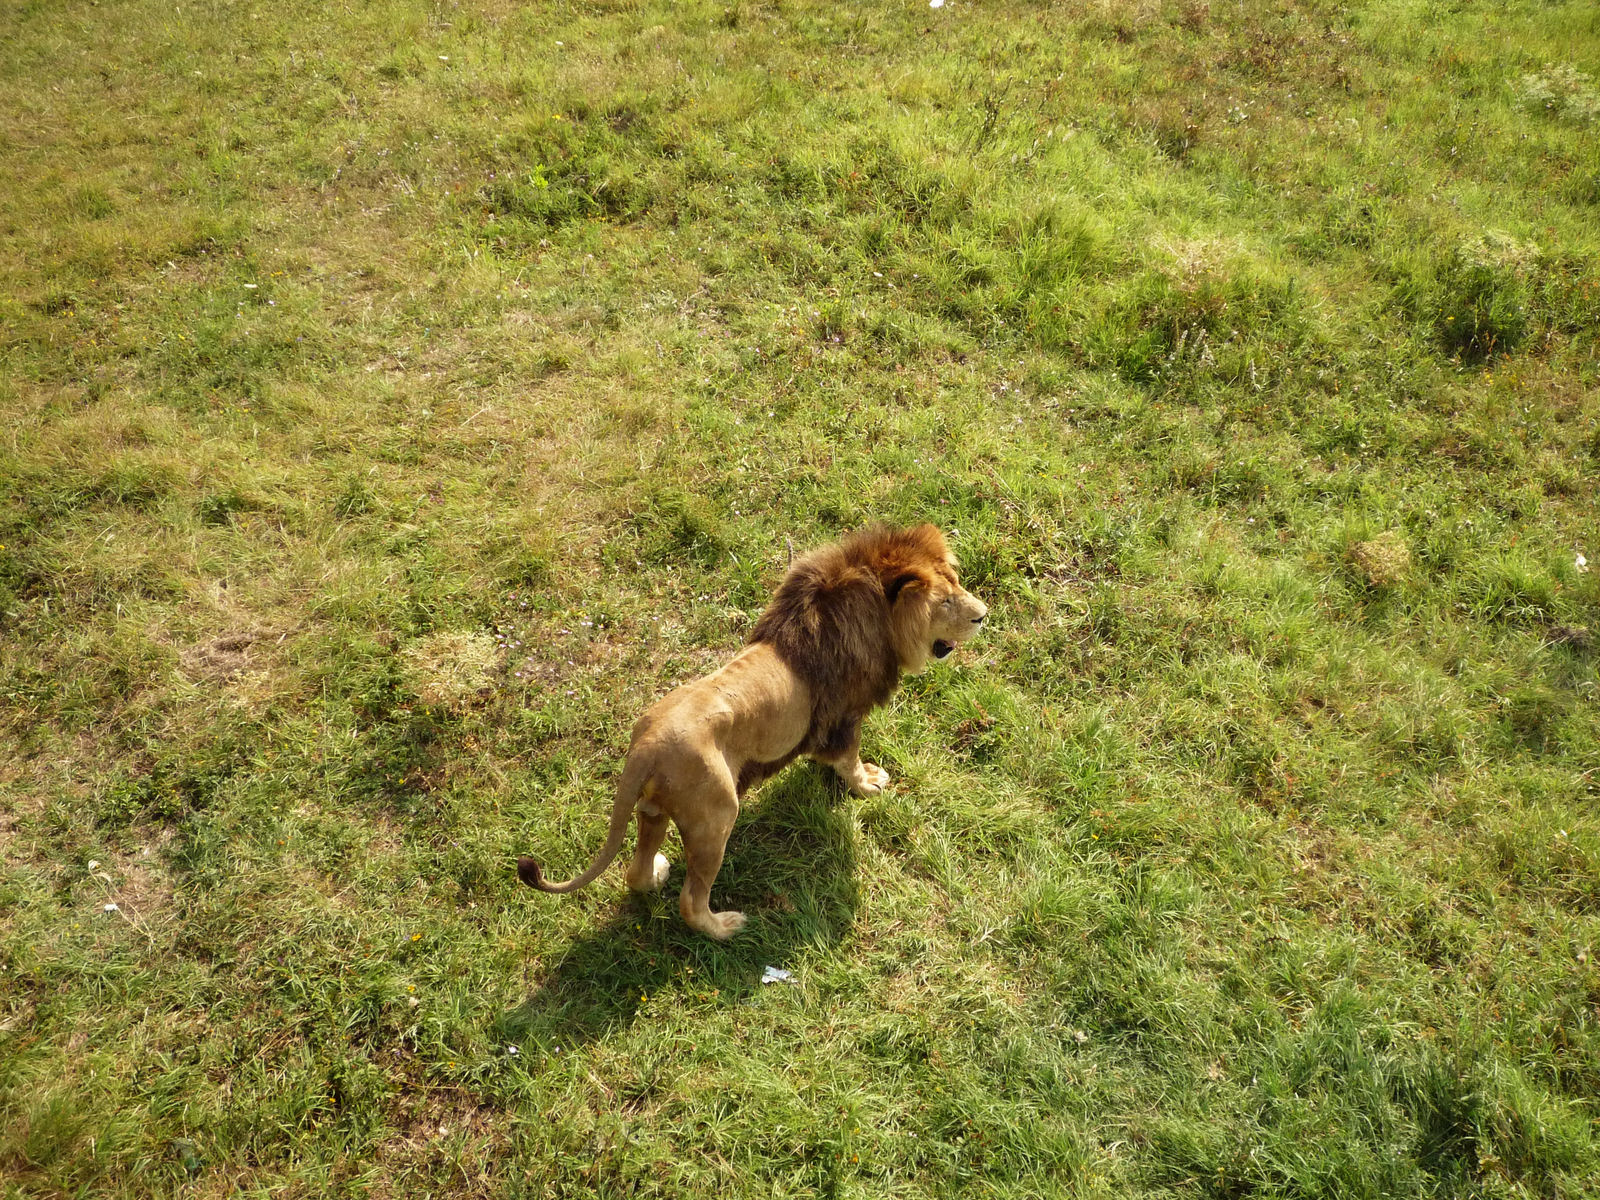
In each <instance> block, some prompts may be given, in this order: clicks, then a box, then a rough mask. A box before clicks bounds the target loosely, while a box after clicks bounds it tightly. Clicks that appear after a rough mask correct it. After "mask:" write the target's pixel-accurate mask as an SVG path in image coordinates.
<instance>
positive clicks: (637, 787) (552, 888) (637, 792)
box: [517, 763, 650, 893]
mask: <svg viewBox="0 0 1600 1200" xmlns="http://www.w3.org/2000/svg"><path fill="white" fill-rule="evenodd" d="M649 776H650V771H649V768H648V767H646V766H644V765H643V764H635V763H629V764H628V765H627V767H625V768H624V769H623V772H622V782H621V783H619V784H618V785H617V798H616V800H615V801H613V802H612V805H611V825H610V828H608V829H607V831H606V844H605V845H604V846H602V847H601V849H600V854H599V856H598V857H597V858H596V859H595V860H594V862H592V863H590V864H589V869H588V870H587V871H585V872H584V873H583V874H582V875H579V876H578V877H577V878H576V879H569V880H567V881H566V882H565V883H549V882H547V881H546V880H545V878H544V876H543V875H542V874H541V873H540V871H539V864H538V863H536V862H534V861H533V859H531V858H526V857H524V858H519V859H517V878H518V879H520V880H522V882H523V883H525V884H527V885H528V886H529V887H531V888H538V889H539V890H540V891H541V892H554V893H564V892H575V891H577V890H578V889H579V888H586V887H588V886H589V885H590V884H591V883H593V882H594V881H595V880H596V879H598V878H600V874H601V872H603V871H604V870H605V869H606V868H607V867H609V866H610V865H611V863H612V860H613V859H615V858H616V857H617V854H618V852H619V851H621V849H622V841H623V838H625V837H626V836H627V834H628V820H629V818H631V817H632V816H633V810H634V806H635V805H637V804H638V803H639V800H640V798H641V796H642V794H643V793H644V791H645V788H646V785H647V784H648V783H649Z"/></svg>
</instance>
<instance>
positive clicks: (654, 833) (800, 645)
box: [517, 525, 989, 940]
mask: <svg viewBox="0 0 1600 1200" xmlns="http://www.w3.org/2000/svg"><path fill="white" fill-rule="evenodd" d="M956 567H957V563H956V559H955V557H954V555H952V554H951V553H950V551H949V549H948V548H947V547H946V545H945V540H944V535H943V534H942V533H940V531H939V530H938V528H936V527H935V526H933V525H918V526H916V527H915V528H911V529H895V528H890V527H886V526H874V527H872V528H868V529H865V530H862V531H860V532H857V533H854V534H852V535H850V536H848V537H846V538H845V539H844V540H842V541H840V542H838V543H836V544H834V545H831V546H824V547H822V548H820V549H817V550H813V551H811V552H810V553H808V554H805V555H803V556H801V557H800V558H798V559H796V560H795V561H794V563H793V564H792V565H791V566H790V568H789V570H788V573H787V574H785V576H784V578H783V581H782V583H781V584H779V586H778V591H777V594H776V595H775V596H774V597H773V600H772V603H771V604H769V605H768V606H767V610H766V612H765V613H763V614H762V616H761V619H760V621H758V622H757V623H756V627H755V629H754V630H753V631H752V632H751V634H750V639H749V641H748V643H747V644H746V645H745V647H744V648H743V649H742V650H740V651H739V653H738V654H737V655H735V656H734V657H733V658H732V659H731V660H730V661H729V662H728V663H727V664H726V665H724V666H722V667H721V668H719V669H718V670H716V671H713V672H712V673H711V674H710V675H707V676H705V677H704V678H702V679H697V680H695V681H694V682H692V683H686V684H684V685H683V686H682V687H679V688H677V689H675V690H674V691H672V692H670V693H669V694H668V695H666V696H665V697H663V698H662V699H661V700H659V701H657V702H656V703H655V704H653V705H651V707H650V708H648V709H647V710H645V713H644V715H643V716H641V717H640V718H639V720H638V721H637V722H636V723H635V724H634V727H633V736H632V739H631V741H630V743H629V746H628V758H627V762H626V763H625V765H624V767H623V771H622V780H621V782H620V784H619V785H618V787H617V798H616V801H615V802H614V803H613V805H612V807H611V824H610V827H609V829H608V832H607V836H606V844H605V846H604V847H603V848H602V849H601V851H600V853H599V856H598V857H596V858H595V860H594V862H593V863H592V864H591V865H590V867H589V869H588V870H586V871H584V873H583V874H582V875H579V876H578V877H577V878H575V879H571V880H568V881H567V882H565V883H549V882H547V881H546V880H545V879H544V878H543V877H542V876H541V875H540V872H539V867H538V864H537V863H535V862H534V861H533V859H531V858H519V859H518V860H517V874H518V876H519V877H520V878H521V879H522V882H523V883H526V884H527V885H528V886H530V887H534V888H537V889H539V890H540V891H542V892H556V893H565V892H575V891H577V890H578V889H579V888H582V887H587V886H588V885H589V884H591V883H593V882H594V880H595V879H597V878H598V877H599V876H600V874H601V872H603V871H604V870H605V869H606V868H607V867H608V866H610V865H611V862H612V860H613V859H615V858H616V857H617V854H618V853H619V852H620V851H621V849H622V843H623V839H624V837H625V835H626V833H627V829H628V818H629V815H630V814H632V815H634V816H636V817H637V819H638V822H639V841H638V846H637V848H636V849H635V851H634V854H633V858H632V860H631V861H630V862H629V864H628V867H627V871H626V875H625V878H626V880H627V883H628V886H629V887H630V888H632V889H634V890H635V891H641V892H642V891H654V890H655V889H657V888H660V887H661V886H662V885H663V884H664V883H666V881H667V874H668V870H669V867H670V864H669V863H668V862H667V859H666V857H665V856H664V855H662V854H661V853H660V852H659V851H660V849H661V844H662V841H663V840H664V839H665V838H666V834H667V822H668V821H669V820H670V821H672V822H673V824H675V825H677V827H678V833H679V835H680V837H681V838H682V840H683V852H684V865H685V867H686V869H687V876H688V877H687V879H686V880H685V881H684V885H683V892H682V895H681V896H680V897H679V901H678V909H679V911H680V912H681V913H682V914H683V919H684V921H685V922H686V923H687V924H688V925H689V926H690V928H692V929H697V930H699V931H700V932H701V933H704V934H707V935H709V936H711V937H713V938H717V939H719V940H722V939H726V938H729V937H732V936H733V935H734V934H735V933H736V932H738V931H739V930H740V929H741V928H743V926H744V924H745V916H744V914H743V913H740V912H712V911H711V904H710V901H711V884H712V881H713V880H715V879H716V877H717V871H718V870H719V869H720V868H721V867H722V855H723V851H724V849H725V847H726V845H727V841H728V835H729V833H731V832H732V830H733V822H734V818H735V817H737V816H738V815H739V801H740V799H741V798H742V797H743V796H744V794H745V792H746V791H747V790H749V788H750V787H752V786H753V785H754V784H757V783H759V782H761V781H762V780H764V779H767V778H769V777H771V776H772V775H775V774H777V772H779V771H781V770H782V769H783V768H784V767H785V766H787V765H788V764H789V763H790V762H792V761H793V760H794V759H796V758H798V757H799V756H801V755H808V756H810V757H811V758H812V759H814V760H816V761H817V762H820V763H825V764H827V765H828V766H831V767H832V768H833V769H834V771H836V772H837V773H838V775H839V778H840V780H842V781H843V783H844V785H845V786H846V787H848V788H849V789H850V790H851V791H852V792H854V793H856V794H857V795H862V796H870V795H874V794H876V793H878V792H881V791H882V790H883V789H884V788H885V787H887V786H888V784H889V774H888V772H887V771H885V770H883V768H882V767H879V766H876V765H874V764H872V763H866V762H862V761H861V755H860V750H861V722H862V719H863V718H864V717H865V716H866V715H867V713H868V712H870V711H871V710H872V709H874V708H876V707H878V706H879V705H880V704H882V703H883V702H884V701H886V700H888V699H889V697H890V696H891V695H892V694H893V693H894V690H895V688H897V687H898V686H899V684H900V675H901V673H902V672H909V673H911V674H917V673H919V672H921V671H922V670H923V668H924V667H926V666H927V663H928V659H929V658H930V657H932V658H939V659H942V658H946V657H948V656H949V655H950V654H951V653H952V652H953V651H954V650H955V649H956V647H957V646H959V645H960V644H961V643H962V642H965V641H966V640H967V639H969V638H971V637H973V636H975V635H976V634H977V632H978V630H979V628H980V627H981V626H982V625H983V621H984V618H985V617H986V616H987V615H988V612H989V610H988V608H987V606H985V605H984V603H983V601H981V600H979V599H978V598H977V597H976V596H974V595H972V594H971V593H970V592H968V591H967V590H966V589H965V588H963V587H962V586H961V583H960V581H959V580H958V579H957V577H956Z"/></svg>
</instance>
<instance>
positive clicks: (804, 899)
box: [497, 764, 858, 1051]
mask: <svg viewBox="0 0 1600 1200" xmlns="http://www.w3.org/2000/svg"><path fill="white" fill-rule="evenodd" d="M680 849H681V848H680V847H678V845H677V843H676V838H675V837H674V838H671V839H669V840H668V843H667V846H666V848H665V850H664V853H666V854H667V855H668V857H669V858H670V857H673V856H674V852H675V851H678V850H680ZM631 852H632V847H631V844H630V845H629V846H628V847H626V848H625V849H624V854H625V855H626V854H629V853H631ZM620 861H621V860H620V859H619V862H620ZM618 870H619V868H618V867H613V868H612V869H611V870H610V871H608V872H607V875H606V877H605V879H606V880H607V881H609V882H610V883H611V884H613V885H614V884H615V883H616V878H615V872H617V871H618ZM682 886H683V869H682V866H681V864H680V863H677V862H674V865H673V871H672V877H671V878H670V879H669V880H668V881H667V884H666V886H665V887H664V888H663V889H662V890H661V892H660V893H656V894H651V895H637V894H630V902H629V903H628V904H627V906H626V907H625V909H624V910H623V911H622V912H621V913H619V914H618V915H617V916H616V917H615V918H614V919H612V920H611V921H610V922H608V923H607V924H606V925H605V926H604V927H603V928H601V929H598V930H596V931H595V932H593V933H591V934H587V935H585V936H583V937H581V938H579V939H578V940H577V941H575V942H574V943H573V944H572V946H571V948H570V949H568V950H567V952H566V954H565V955H563V957H562V958H561V961H560V962H558V963H557V964H556V965H555V967H554V968H553V969H552V970H550V971H549V973H548V974H547V975H546V976H545V978H544V980H543V982H542V983H541V984H540V986H539V987H538V988H537V989H536V990H535V991H534V992H533V993H531V994H530V995H529V996H528V997H527V998H526V999H525V1000H524V1001H523V1002H522V1003H521V1004H519V1005H518V1006H517V1007H516V1008H514V1009H512V1010H510V1011H509V1012H507V1013H504V1014H503V1015H502V1016H501V1017H500V1020H499V1022H498V1028H497V1035H498V1037H499V1038H501V1039H502V1040H505V1041H508V1042H514V1043H522V1044H526V1045H527V1046H528V1047H529V1049H532V1048H533V1047H535V1046H541V1047H543V1048H545V1049H546V1051H548V1050H550V1049H552V1048H554V1047H556V1046H573V1045H579V1044H583V1043H586V1042H591V1041H595V1040H597V1039H599V1038H603V1037H605V1036H606V1035H607V1034H609V1033H610V1032H612V1031H613V1030H615V1029H617V1028H620V1027H622V1026H624V1025H626V1024H628V1023H629V1022H631V1021H632V1019H633V1016H634V1013H635V1011H636V1010H637V1008H638V1005H639V996H640V994H641V993H648V994H649V995H652V996H653V995H655V994H656V993H657V992H658V991H661V990H666V991H668V992H671V991H674V990H677V991H682V992H687V993H689V994H690V995H691V996H695V997H707V996H710V995H712V994H713V993H715V995H716V997H717V999H718V1000H720V1001H722V1002H732V1001H736V1000H737V999H739V998H740V997H742V996H745V995H748V994H749V993H751V992H753V991H755V990H756V989H757V988H759V987H760V986H761V984H760V978H761V974H762V970H763V968H764V967H766V966H767V965H769V964H770V965H774V966H783V965H786V964H788V963H791V962H792V961H793V960H794V959H795V957H796V956H797V955H798V954H801V953H803V952H804V951H805V950H806V948H808V947H826V946H831V945H834V944H835V943H837V942H838V941H839V940H840V939H841V938H843V937H844V936H845V933H846V931H847V930H848V929H849V928H850V924H851V922H852V920H853V919H854V916H855V911H856V904H857V900H858V891H857V886H856V847H855V836H854V830H853V828H852V823H851V819H850V805H849V798H848V796H847V795H846V794H845V793H844V792H843V790H842V789H841V788H840V786H839V784H838V782H837V780H836V779H835V778H834V775H833V772H832V771H829V770H826V769H825V768H822V767H818V766H815V765H812V764H805V765H801V766H796V767H791V768H790V769H789V770H787V771H785V772H784V773H783V774H782V775H780V776H779V777H778V778H776V779H774V780H772V781H771V782H770V783H768V784H767V785H766V786H765V787H763V788H762V789H761V790H760V791H759V792H758V793H756V794H755V795H754V796H750V797H746V798H745V804H744V809H743V811H742V812H741V813H740V814H739V823H738V825H737V826H736V827H735V828H734V831H733V836H732V837H730V838H729V839H728V848H727V853H726V856H725V857H724V859H723V863H722V870H721V872H720V873H719V874H718V875H717V881H716V883H715V885H713V887H712V889H711V904H712V908H713V909H715V910H719V911H721V910H726V909H738V910H740V911H742V912H744V914H745V915H746V916H747V917H749V918H750V920H749V924H747V925H746V926H745V927H744V929H743V930H741V931H740V932H739V933H738V934H736V935H735V936H734V937H733V938H732V939H730V940H729V941H726V942H715V941H712V940H711V939H710V938H708V937H706V936H705V935H703V934H699V933H695V932H694V931H693V930H691V929H689V927H688V926H686V925H685V924H684V923H683V920H682V918H681V917H680V916H679V915H678V893H679V890H680V889H681V887H682ZM548 899H549V900H550V901H552V902H556V903H559V902H560V898H559V897H548ZM691 968H692V972H693V973H692V975H691V974H689V970H690V969H691Z"/></svg>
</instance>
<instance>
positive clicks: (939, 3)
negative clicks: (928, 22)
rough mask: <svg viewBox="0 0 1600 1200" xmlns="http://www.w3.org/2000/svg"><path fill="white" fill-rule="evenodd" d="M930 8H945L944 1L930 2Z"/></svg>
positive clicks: (934, 0)
mask: <svg viewBox="0 0 1600 1200" xmlns="http://www.w3.org/2000/svg"><path fill="white" fill-rule="evenodd" d="M928 7H929V8H943V7H944V0H928Z"/></svg>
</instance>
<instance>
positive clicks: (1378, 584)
mask: <svg viewBox="0 0 1600 1200" xmlns="http://www.w3.org/2000/svg"><path fill="white" fill-rule="evenodd" d="M1349 558H1350V564H1351V565H1352V566H1353V567H1355V569H1356V570H1357V571H1358V572H1359V573H1360V574H1361V577H1362V578H1363V579H1365V580H1366V581H1367V583H1368V585H1370V586H1371V587H1375V588H1386V587H1393V586H1394V585H1395V584H1397V583H1399V582H1400V581H1401V580H1402V579H1404V578H1405V577H1406V572H1407V571H1408V570H1410V569H1411V549H1410V547H1408V546H1407V545H1406V540H1405V538H1403V537H1402V536H1401V535H1400V534H1399V533H1398V532H1396V531H1395V530H1393V529H1389V530H1385V531H1384V532H1383V533H1380V534H1379V535H1378V536H1377V537H1375V538H1372V539H1371V540H1370V541H1365V542H1357V543H1355V545H1353V546H1351V547H1350V554H1349Z"/></svg>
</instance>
